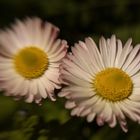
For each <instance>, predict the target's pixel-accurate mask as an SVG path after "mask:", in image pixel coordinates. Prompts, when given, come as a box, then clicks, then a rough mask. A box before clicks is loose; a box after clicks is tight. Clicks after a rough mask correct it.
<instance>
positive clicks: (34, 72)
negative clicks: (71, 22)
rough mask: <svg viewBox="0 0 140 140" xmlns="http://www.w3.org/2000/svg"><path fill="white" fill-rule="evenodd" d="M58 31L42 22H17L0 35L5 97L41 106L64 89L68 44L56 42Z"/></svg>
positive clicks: (0, 85)
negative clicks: (62, 73)
mask: <svg viewBox="0 0 140 140" xmlns="http://www.w3.org/2000/svg"><path fill="white" fill-rule="evenodd" d="M58 31H59V29H58V28H57V27H55V26H54V25H52V24H51V23H48V22H46V23H44V22H42V21H41V20H40V19H39V18H26V19H25V20H24V21H19V20H17V21H16V23H15V24H13V26H12V27H11V29H9V28H8V29H6V30H4V31H1V32H0V47H1V51H0V89H1V90H4V93H5V95H7V96H14V97H15V98H17V99H20V98H24V99H25V100H26V102H32V101H35V102H36V103H39V102H40V101H41V99H42V98H44V99H45V98H47V97H49V98H50V99H51V100H55V98H54V93H53V92H54V89H55V88H56V89H58V88H60V87H61V85H60V81H59V80H58V79H59V75H60V73H59V65H60V64H61V59H62V58H63V57H64V56H65V54H66V51H67V42H66V41H64V40H60V39H56V37H57V34H58Z"/></svg>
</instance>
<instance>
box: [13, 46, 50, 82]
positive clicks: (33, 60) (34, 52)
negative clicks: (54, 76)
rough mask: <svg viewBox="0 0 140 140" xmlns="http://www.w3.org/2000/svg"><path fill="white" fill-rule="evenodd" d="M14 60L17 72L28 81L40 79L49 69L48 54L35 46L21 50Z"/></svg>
mask: <svg viewBox="0 0 140 140" xmlns="http://www.w3.org/2000/svg"><path fill="white" fill-rule="evenodd" d="M13 60H14V65H15V69H16V71H17V72H18V73H19V74H20V75H22V76H23V77H25V78H27V79H33V78H38V77H40V76H41V75H43V74H44V72H45V71H46V69H47V68H48V56H47V54H46V53H45V52H44V51H43V50H41V49H39V48H37V47H35V46H27V47H25V48H23V49H21V50H20V51H19V52H18V53H17V54H16V55H15V56H14V57H13Z"/></svg>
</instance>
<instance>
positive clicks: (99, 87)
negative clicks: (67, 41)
mask: <svg viewBox="0 0 140 140" xmlns="http://www.w3.org/2000/svg"><path fill="white" fill-rule="evenodd" d="M131 42H132V39H129V40H128V41H127V42H126V43H125V45H124V46H123V45H122V42H121V41H120V40H119V39H118V40H117V39H116V37H115V35H113V36H112V37H111V38H110V39H107V40H105V39H104V38H103V37H101V39H100V41H99V49H98V48H97V46H96V44H95V42H94V41H93V40H92V39H91V38H86V39H85V42H82V41H79V43H78V44H75V46H74V47H72V53H69V54H68V55H67V57H66V58H65V59H64V60H63V63H62V68H61V73H62V75H61V81H62V82H63V84H65V85H66V86H65V88H63V89H62V91H61V92H60V93H59V96H60V97H66V98H67V102H66V104H65V107H66V108H68V109H72V111H71V115H77V116H80V117H87V121H88V122H91V121H93V120H94V119H95V118H96V121H97V124H98V125H103V124H104V123H105V122H106V123H108V124H109V126H110V127H114V126H116V124H117V121H118V122H119V124H120V126H121V128H122V129H123V130H124V131H125V132H127V122H126V117H128V118H130V119H131V120H133V121H137V122H140V84H139V83H140V53H139V50H140V45H136V46H135V47H134V48H133V47H132V45H131Z"/></svg>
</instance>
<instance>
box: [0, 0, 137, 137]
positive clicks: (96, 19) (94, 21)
mask: <svg viewBox="0 0 140 140" xmlns="http://www.w3.org/2000/svg"><path fill="white" fill-rule="evenodd" d="M27 16H30V17H32V16H39V17H41V18H42V19H43V20H48V21H50V22H52V23H53V24H55V25H56V26H58V27H59V28H60V29H61V32H60V36H59V37H61V38H63V39H66V40H67V41H68V43H69V45H73V44H74V43H75V42H77V41H78V40H84V38H85V37H87V36H91V37H93V38H94V39H95V40H96V42H98V39H99V37H100V36H101V35H103V36H105V37H110V36H111V35H112V34H116V35H117V37H118V38H120V39H121V40H122V41H123V43H124V42H125V41H126V40H127V39H128V38H129V37H132V38H133V45H135V44H136V43H139V42H140V1H139V0H137V1H136V0H108V1H107V0H85V1H84V0H0V28H5V27H7V26H9V25H10V24H11V23H13V21H14V20H15V19H16V18H20V19H23V18H25V17H27ZM69 113H70V112H69V111H67V110H65V109H64V99H58V100H57V102H50V101H49V100H48V99H47V100H46V101H44V102H43V105H42V106H38V105H35V104H26V103H24V102H23V101H13V100H12V98H9V97H4V96H2V93H1V96H0V140H104V139H105V140H140V134H139V133H140V126H139V125H138V124H136V123H134V122H132V121H130V120H128V126H129V131H128V133H127V134H125V133H123V132H122V130H121V129H120V127H119V126H116V127H115V128H113V129H111V128H109V127H108V126H107V125H105V126H103V127H98V126H97V125H96V123H95V122H92V123H90V124H89V123H87V122H86V120H85V119H84V118H77V117H70V115H69Z"/></svg>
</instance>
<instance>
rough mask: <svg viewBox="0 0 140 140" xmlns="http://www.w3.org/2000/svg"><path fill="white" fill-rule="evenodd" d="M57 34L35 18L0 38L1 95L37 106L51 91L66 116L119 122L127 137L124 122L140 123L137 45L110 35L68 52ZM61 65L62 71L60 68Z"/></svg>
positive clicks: (56, 29)
mask: <svg viewBox="0 0 140 140" xmlns="http://www.w3.org/2000/svg"><path fill="white" fill-rule="evenodd" d="M58 31H59V29H58V28H57V27H55V26H54V25H52V24H51V23H48V22H47V23H44V22H42V21H41V20H40V19H38V18H33V19H30V18H28V19H26V20H24V21H23V22H21V21H19V20H17V21H16V23H15V24H14V25H12V27H11V29H6V30H3V31H1V32H0V47H1V51H0V89H1V90H3V91H4V94H5V95H7V96H13V97H15V98H16V99H21V98H24V99H25V101H26V102H33V101H35V102H36V103H40V101H41V100H42V98H44V99H45V98H47V97H49V98H50V99H51V100H53V101H54V100H55V97H54V90H55V89H59V88H61V84H64V85H65V86H64V87H63V89H62V90H61V92H60V93H59V94H58V95H59V96H60V97H65V98H66V99H67V101H66V104H65V107H66V108H68V109H72V111H71V115H77V116H80V117H87V121H88V122H91V121H93V120H94V119H96V121H97V124H98V125H103V124H104V123H108V124H109V126H110V127H114V126H116V124H117V121H118V122H119V124H120V126H121V128H122V129H123V130H124V131H125V132H127V122H126V117H128V118H130V119H131V120H133V121H136V122H140V92H139V91H140V86H139V83H140V68H139V67H140V53H139V51H140V45H136V46H135V47H133V46H132V45H131V42H132V39H129V40H128V41H127V42H126V43H125V45H122V42H121V41H120V40H117V39H116V37H115V36H114V35H113V36H112V37H111V38H110V39H107V40H105V39H104V38H103V37H102V38H101V39H100V41H99V47H97V46H96V44H95V42H94V41H93V40H92V39H91V38H86V39H85V42H82V41H79V43H76V44H75V45H74V47H72V52H69V53H68V54H67V55H66V52H67V42H66V41H65V40H60V39H56V38H57V33H58ZM60 65H61V66H60Z"/></svg>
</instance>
